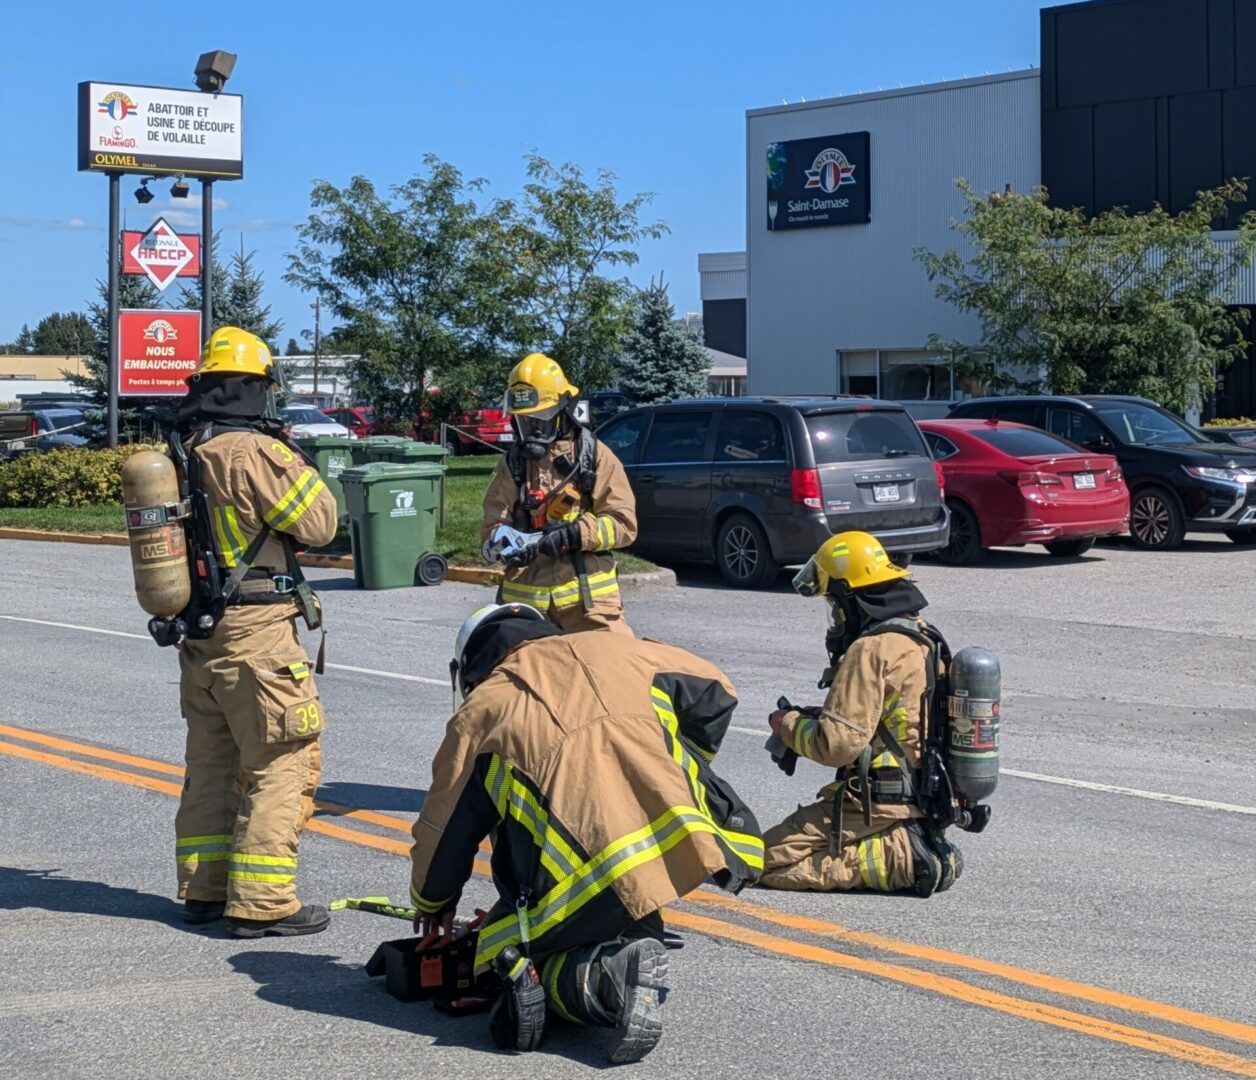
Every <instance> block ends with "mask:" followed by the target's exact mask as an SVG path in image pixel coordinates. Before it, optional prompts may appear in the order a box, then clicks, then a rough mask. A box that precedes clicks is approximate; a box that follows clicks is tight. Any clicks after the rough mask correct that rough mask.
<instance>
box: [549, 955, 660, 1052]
mask: <svg viewBox="0 0 1256 1080" xmlns="http://www.w3.org/2000/svg"><path fill="white" fill-rule="evenodd" d="M569 958H570V960H572V961H575V963H574V966H573V967H572V968H571V969H570V970H571V973H572V976H573V978H572V980H571V982H570V983H569V982H568V981H567V980H566V979H560V983H566V984H567V985H560V987H559V990H560V993H561V996H562V998H563V1001H564V1004H567V1003H568V1002H570V1004H568V1005H567V1007H568V1011H569V1012H570V1013H572V1015H573V1016H575V1017H576V1018H577V1019H580V1020H583V1021H584V1022H586V1023H589V1024H596V1025H598V1026H600V1027H611V1028H614V1029H615V1036H614V1038H613V1039H612V1041H611V1045H610V1058H611V1061H612V1062H614V1063H615V1064H616V1065H623V1064H626V1063H628V1062H632V1061H640V1060H641V1059H642V1058H643V1057H645V1056H646V1054H648V1053H649V1052H650V1051H651V1050H653V1049H654V1048H655V1047H656V1046H657V1045H658V1043H659V1040H660V1039H661V1038H662V1037H663V1011H662V1004H663V999H664V997H665V996H666V994H667V949H666V948H665V947H664V945H663V943H662V942H661V941H656V940H655V939H654V938H639V939H637V940H635V941H628V942H612V943H610V944H608V945H596V946H594V947H592V948H589V949H573V950H572V951H571V953H570V954H569ZM562 974H563V975H566V972H563V973H562ZM563 991H566V992H563Z"/></svg>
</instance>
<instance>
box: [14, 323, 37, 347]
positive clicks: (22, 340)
mask: <svg viewBox="0 0 1256 1080" xmlns="http://www.w3.org/2000/svg"><path fill="white" fill-rule="evenodd" d="M13 345H14V347H15V348H16V349H17V351H18V352H20V353H33V352H34V351H35V335H34V333H33V332H32V331H31V328H30V327H29V326H28V325H27V324H26V323H22V329H21V331H20V332H19V333H18V335H17V341H15V342H14V343H13Z"/></svg>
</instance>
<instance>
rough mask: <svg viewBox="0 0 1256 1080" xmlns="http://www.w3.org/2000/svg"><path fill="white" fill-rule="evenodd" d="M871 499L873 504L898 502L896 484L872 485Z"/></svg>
mask: <svg viewBox="0 0 1256 1080" xmlns="http://www.w3.org/2000/svg"><path fill="white" fill-rule="evenodd" d="M872 498H873V501H874V502H879V503H882V502H898V485H897V484H873V485H872Z"/></svg>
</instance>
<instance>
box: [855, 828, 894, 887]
mask: <svg viewBox="0 0 1256 1080" xmlns="http://www.w3.org/2000/svg"><path fill="white" fill-rule="evenodd" d="M858 859H859V876H860V877H861V878H863V883H864V887H865V888H868V889H878V890H880V891H881V892H889V891H890V885H889V879H888V878H887V877H886V873H885V840H884V839H883V838H882V837H880V836H870V837H868V838H867V839H866V840H860V841H859V850H858Z"/></svg>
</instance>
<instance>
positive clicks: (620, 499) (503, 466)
mask: <svg viewBox="0 0 1256 1080" xmlns="http://www.w3.org/2000/svg"><path fill="white" fill-rule="evenodd" d="M578 394H579V390H578V389H577V388H576V387H574V386H572V385H571V383H569V382H568V381H567V378H566V376H565V375H564V374H563V371H562V368H560V367H559V366H558V364H557V363H555V362H554V361H553V360H551V359H550V358H549V357H548V356H544V355H542V354H541V353H532V354H531V355H530V356H525V357H524V358H523V359H522V360H521V361H520V362H519V363H518V364H516V365H515V367H514V370H513V371H511V373H510V382H509V389H508V390H507V391H506V411H507V412H508V413H509V414H510V418H511V423H512V426H513V427H514V432H515V441H514V442H513V443H512V444H511V447H510V449H509V450H508V451H507V452H506V453H505V454H504V455H503V458H502V460H501V462H500V463H499V464H498V466H497V471H496V472H495V473H494V474H493V480H492V482H491V483H490V484H489V488H488V493H487V494H486V495H485V496H484V520H483V522H482V523H481V526H480V536H481V539H482V540H483V541H484V555H485V558H486V559H488V560H489V561H494V560H500V561H501V562H504V563H505V565H506V573H505V578H504V580H503V581H502V585H501V591H500V593H499V594H498V599H499V600H501V601H503V602H506V603H512V602H513V603H525V604H530V605H532V606H533V607H535V608H537V609H538V610H540V611H541V612H543V613H545V614H546V615H548V617H549V618H550V620H551V621H553V622H554V623H556V624H557V625H558V627H559V628H560V629H562V630H563V631H564V632H565V633H567V632H571V631H573V630H620V631H624V632H628V633H631V630H630V629H629V627H628V624H627V623H626V622H625V621H624V616H623V602H622V601H621V599H620V595H619V577H618V573H617V571H616V564H615V556H614V552H615V550H616V549H618V548H624V547H627V546H628V545H629V544H631V543H632V542H633V540H634V539H636V536H637V507H636V502H635V500H634V499H633V496H632V488H631V487H629V486H628V476H627V474H626V473H625V472H624V467H623V465H621V464H620V462H619V459H618V458H617V457H616V456H615V455H614V454H613V453H612V452H611V450H610V449H609V448H608V447H607V446H605V445H604V444H602V443H600V442H598V440H597V439H596V438H595V437H594V435H593V433H592V432H590V431H589V430H588V429H586V428H585V427H584V426H583V425H581V424H580V423H579V422H578V421H577V420H576V418H575V415H574V409H575V404H576V396H577V395H578Z"/></svg>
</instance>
